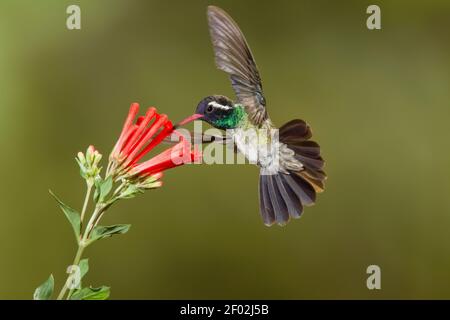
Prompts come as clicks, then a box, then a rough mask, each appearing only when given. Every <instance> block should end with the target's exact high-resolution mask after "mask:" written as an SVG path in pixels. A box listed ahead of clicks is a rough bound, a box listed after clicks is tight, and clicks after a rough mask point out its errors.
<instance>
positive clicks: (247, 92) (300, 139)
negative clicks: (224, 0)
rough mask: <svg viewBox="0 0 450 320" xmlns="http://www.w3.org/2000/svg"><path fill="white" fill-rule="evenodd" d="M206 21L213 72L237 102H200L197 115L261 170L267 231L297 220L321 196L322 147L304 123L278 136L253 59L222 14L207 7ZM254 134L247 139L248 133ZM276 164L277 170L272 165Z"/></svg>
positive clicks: (290, 124) (223, 99)
mask: <svg viewBox="0 0 450 320" xmlns="http://www.w3.org/2000/svg"><path fill="white" fill-rule="evenodd" d="M207 18H208V25H209V31H210V36H211V42H212V47H213V49H214V55H215V63H216V67H217V68H218V69H220V70H222V71H224V72H226V73H227V74H228V76H229V78H230V80H231V85H232V87H233V90H234V92H235V94H236V100H234V101H233V100H231V99H230V98H228V97H226V96H224V95H211V96H207V97H206V98H204V99H202V100H201V101H200V102H199V104H198V106H197V109H196V111H195V115H194V116H196V117H197V118H199V119H200V120H202V121H205V122H207V123H209V124H210V125H212V126H213V127H215V128H217V129H222V130H226V131H227V133H229V134H230V136H231V138H232V143H233V144H234V147H235V149H237V151H239V152H240V153H242V154H243V155H244V156H245V157H246V158H247V159H250V158H252V157H253V156H254V155H255V154H257V159H256V161H254V163H255V164H256V165H258V166H259V167H260V176H259V190H258V191H259V209H260V213H261V216H262V219H263V222H264V224H265V225H267V226H271V225H273V224H275V223H277V224H278V225H285V224H287V223H288V222H289V220H290V218H299V217H300V216H301V214H302V212H303V207H304V206H311V205H313V204H314V203H315V201H316V194H317V193H321V192H322V191H323V190H324V181H325V180H326V174H325V172H324V171H323V167H324V160H323V159H322V157H321V155H320V146H319V144H318V143H317V142H315V141H312V140H311V137H312V131H311V128H310V126H309V125H308V124H307V123H306V122H305V121H304V120H299V119H295V120H291V121H289V122H287V123H286V124H284V125H283V126H281V127H280V128H279V129H278V130H277V128H276V127H275V125H274V124H273V123H272V121H271V120H270V118H269V115H268V112H267V107H266V99H265V97H264V93H263V88H262V82H261V78H260V74H259V71H258V68H257V66H256V62H255V59H254V58H253V54H252V52H251V50H250V47H249V45H248V44H247V41H246V39H245V37H244V34H243V33H242V31H241V29H240V28H239V26H238V25H237V23H236V22H235V21H234V20H233V19H232V18H231V17H230V16H229V15H228V14H227V13H226V12H225V11H224V10H222V9H220V8H218V7H216V6H209V7H208V9H207ZM249 130H253V131H254V132H257V134H256V135H254V136H253V137H256V138H249V137H248V135H247V134H246V132H248V131H249ZM274 131H275V132H277V135H273V134H272V132H274ZM275 163H276V164H277V165H276V166H275V165H274V164H275Z"/></svg>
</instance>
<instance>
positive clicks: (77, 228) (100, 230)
mask: <svg viewBox="0 0 450 320" xmlns="http://www.w3.org/2000/svg"><path fill="white" fill-rule="evenodd" d="M105 190H107V189H105ZM110 190H111V189H110ZM108 192H109V191H108ZM50 194H51V195H52V196H53V198H55V200H56V201H57V202H58V204H59V206H60V208H61V210H62V211H63V212H64V214H65V216H66V218H67V220H69V222H70V224H71V226H72V228H73V231H74V233H75V237H76V239H77V243H79V241H80V237H81V236H80V235H81V221H80V214H79V213H78V211H76V210H75V209H72V208H71V207H69V206H68V205H66V204H65V203H64V202H62V201H61V200H60V199H59V198H58V197H57V196H56V195H55V194H54V193H53V192H52V191H51V190H50ZM130 227H131V225H129V224H116V225H112V226H96V227H95V228H94V229H93V230H92V234H91V236H90V238H89V240H88V242H87V245H89V244H91V243H92V242H94V241H96V240H99V239H103V238H106V237H111V236H113V235H115V234H124V233H126V232H128V230H129V229H130Z"/></svg>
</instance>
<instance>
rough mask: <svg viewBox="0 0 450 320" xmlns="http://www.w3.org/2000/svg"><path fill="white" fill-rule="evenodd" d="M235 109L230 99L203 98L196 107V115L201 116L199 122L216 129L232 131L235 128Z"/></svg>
mask: <svg viewBox="0 0 450 320" xmlns="http://www.w3.org/2000/svg"><path fill="white" fill-rule="evenodd" d="M235 109H236V108H235V107H234V105H233V101H231V99H229V98H227V97H225V96H220V95H214V96H209V97H206V98H204V99H203V100H202V101H200V103H199V104H198V106H197V110H196V111H195V113H196V114H198V115H202V117H201V120H203V121H206V122H208V123H209V124H210V125H212V126H213V127H215V128H217V129H223V130H226V129H233V128H235V127H236V126H237V123H236V121H234V118H235Z"/></svg>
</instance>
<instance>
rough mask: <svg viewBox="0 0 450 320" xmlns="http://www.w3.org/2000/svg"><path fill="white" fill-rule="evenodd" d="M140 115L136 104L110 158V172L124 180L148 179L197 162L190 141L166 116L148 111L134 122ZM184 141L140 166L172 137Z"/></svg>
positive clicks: (154, 110) (149, 109)
mask: <svg viewBox="0 0 450 320" xmlns="http://www.w3.org/2000/svg"><path fill="white" fill-rule="evenodd" d="M138 112H139V104H138V103H132V104H131V106H130V111H129V113H128V116H127V118H126V120H125V123H124V125H123V129H122V132H121V134H120V136H119V139H118V140H117V143H116V145H115V146H114V148H113V151H112V152H111V155H110V162H111V164H112V167H111V168H110V170H112V171H110V172H115V173H116V174H117V175H120V176H124V175H126V176H128V177H139V178H145V177H148V176H150V175H152V176H155V175H157V176H159V175H160V173H161V172H162V171H164V170H167V169H170V168H173V167H177V166H180V165H183V164H185V163H191V162H193V161H197V160H198V159H199V157H200V156H201V155H200V154H199V152H198V151H197V150H196V149H194V150H192V149H191V143H190V141H187V140H186V139H185V138H184V137H183V136H182V135H181V134H179V133H178V132H177V131H176V130H174V126H173V124H172V122H171V121H170V120H169V119H168V118H167V116H166V115H165V114H159V113H158V112H157V110H156V109H155V108H153V107H151V108H148V109H147V112H146V114H145V116H140V117H138V118H137V120H136V122H134V120H135V118H136V116H137V114H138ZM172 133H175V134H177V135H178V136H179V137H180V140H179V142H178V143H177V144H176V145H174V146H173V147H171V148H169V149H167V150H165V151H163V152H162V153H160V154H159V155H157V156H155V157H153V158H151V159H150V160H147V161H144V162H142V163H138V161H139V160H140V159H142V157H144V156H145V155H146V154H147V153H148V152H150V151H151V150H152V149H153V148H155V147H156V146H157V145H158V144H160V143H161V141H163V140H164V139H165V138H166V137H168V136H169V135H170V134H172Z"/></svg>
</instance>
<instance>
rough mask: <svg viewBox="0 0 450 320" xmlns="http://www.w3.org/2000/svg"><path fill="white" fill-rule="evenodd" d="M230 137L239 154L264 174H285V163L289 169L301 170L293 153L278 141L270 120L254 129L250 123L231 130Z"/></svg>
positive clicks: (276, 132)
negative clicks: (288, 165) (264, 172)
mask: <svg viewBox="0 0 450 320" xmlns="http://www.w3.org/2000/svg"><path fill="white" fill-rule="evenodd" d="M231 136H232V138H233V141H234V143H235V145H236V147H237V149H238V151H239V152H240V153H242V154H243V155H244V156H245V157H246V158H247V159H248V161H249V163H251V164H255V165H258V166H259V167H261V168H262V169H263V170H265V171H266V174H276V173H278V172H279V171H282V172H285V171H286V170H285V169H286V168H285V165H284V164H285V163H289V164H290V168H289V169H295V170H301V168H302V164H301V163H300V162H299V161H297V160H295V158H294V152H293V151H292V150H290V149H288V148H287V146H286V145H285V144H283V143H281V142H280V141H279V139H278V129H276V128H275V127H274V126H273V125H272V123H271V122H270V120H267V121H266V122H265V123H263V125H262V126H260V127H256V126H254V125H252V124H250V123H246V124H244V125H243V126H240V127H238V128H235V129H233V130H231Z"/></svg>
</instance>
